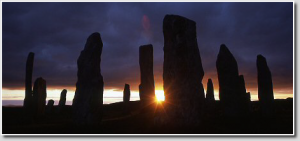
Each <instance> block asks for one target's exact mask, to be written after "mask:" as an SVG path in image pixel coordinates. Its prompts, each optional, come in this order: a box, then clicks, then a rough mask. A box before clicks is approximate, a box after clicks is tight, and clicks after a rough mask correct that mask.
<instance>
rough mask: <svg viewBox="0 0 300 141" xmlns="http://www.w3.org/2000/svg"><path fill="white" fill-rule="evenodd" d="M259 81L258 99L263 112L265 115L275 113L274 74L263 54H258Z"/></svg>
mask: <svg viewBox="0 0 300 141" xmlns="http://www.w3.org/2000/svg"><path fill="white" fill-rule="evenodd" d="M256 66H257V82H258V99H259V102H260V107H261V112H262V114H263V115H264V116H271V115H272V114H273V104H274V93H273V83H272V74H271V71H270V69H269V67H268V64H267V61H266V58H265V57H263V56H262V55H258V56H257V60H256Z"/></svg>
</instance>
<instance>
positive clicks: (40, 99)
mask: <svg viewBox="0 0 300 141" xmlns="http://www.w3.org/2000/svg"><path fill="white" fill-rule="evenodd" d="M46 98H47V90H46V80H44V79H43V78H42V77H40V78H37V79H36V80H35V82H34V86H33V111H34V115H35V117H41V116H43V115H44V114H45V106H46Z"/></svg>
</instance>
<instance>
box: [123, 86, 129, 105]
mask: <svg viewBox="0 0 300 141" xmlns="http://www.w3.org/2000/svg"><path fill="white" fill-rule="evenodd" d="M129 101H130V86H129V84H125V87H124V91H123V102H129Z"/></svg>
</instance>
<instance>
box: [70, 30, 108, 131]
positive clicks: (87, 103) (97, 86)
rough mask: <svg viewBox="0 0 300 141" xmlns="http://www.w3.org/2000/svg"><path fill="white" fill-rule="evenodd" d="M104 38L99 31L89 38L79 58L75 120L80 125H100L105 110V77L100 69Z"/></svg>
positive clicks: (74, 109) (74, 101)
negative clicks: (102, 38)
mask: <svg viewBox="0 0 300 141" xmlns="http://www.w3.org/2000/svg"><path fill="white" fill-rule="evenodd" d="M102 47H103V44H102V40H101V37H100V34H99V33H93V34H92V35H90V36H89V37H88V39H87V42H86V44H85V47H84V50H83V51H81V53H80V56H79V58H78V60H77V67H78V72H77V83H76V92H75V96H74V99H73V104H72V107H73V120H74V123H75V124H76V125H78V126H81V125H82V126H85V125H87V126H90V125H94V126H96V125H99V123H100V122H101V118H102V110H103V108H102V107H103V86H104V82H103V77H102V75H101V70H100V62H101V53H102Z"/></svg>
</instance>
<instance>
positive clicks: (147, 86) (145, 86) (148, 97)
mask: <svg viewBox="0 0 300 141" xmlns="http://www.w3.org/2000/svg"><path fill="white" fill-rule="evenodd" d="M139 55H140V56H139V63H140V71H141V84H140V85H139V92H140V100H141V102H142V103H144V105H149V103H153V102H154V101H155V86H154V75H153V46H152V45H151V44H149V45H143V46H140V49H139Z"/></svg>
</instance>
